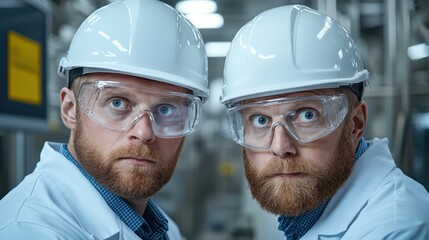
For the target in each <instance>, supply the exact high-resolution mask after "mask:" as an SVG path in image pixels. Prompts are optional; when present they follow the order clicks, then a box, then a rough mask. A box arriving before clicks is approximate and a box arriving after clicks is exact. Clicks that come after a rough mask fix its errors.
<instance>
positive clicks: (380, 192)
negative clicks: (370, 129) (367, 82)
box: [301, 139, 429, 240]
mask: <svg viewBox="0 0 429 240" xmlns="http://www.w3.org/2000/svg"><path fill="white" fill-rule="evenodd" d="M301 239H309V240H310V239H311V240H315V239H348V240H349V239H350V240H355V239H356V240H357V239H369V240H373V239H377V240H379V239H395V240H397V239H401V240H404V239H410V240H428V239H429V194H428V192H427V191H426V190H425V188H424V187H423V186H422V185H420V184H419V183H417V182H415V181H414V180H412V179H411V178H409V177H407V176H405V175H404V174H403V173H402V171H401V170H400V169H399V168H397V167H396V165H395V163H394V161H393V159H392V156H391V154H390V151H389V149H388V141H387V139H373V140H372V141H370V145H369V148H368V149H367V150H366V151H365V153H364V154H363V155H362V156H361V157H360V158H359V159H358V160H357V161H356V164H355V166H354V168H353V172H352V174H351V176H350V178H349V179H348V180H347V181H346V183H345V185H344V186H343V187H342V188H341V189H339V191H338V192H337V193H336V194H335V195H334V196H333V197H332V199H331V200H330V202H329V204H328V206H327V207H326V209H325V211H324V212H323V214H322V216H321V217H320V218H319V220H318V221H317V222H316V223H315V225H314V226H313V227H312V228H311V229H310V230H309V231H308V232H307V233H306V234H305V235H304V236H303V237H302V238H301Z"/></svg>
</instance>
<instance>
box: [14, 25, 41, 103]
mask: <svg viewBox="0 0 429 240" xmlns="http://www.w3.org/2000/svg"><path fill="white" fill-rule="evenodd" d="M7 41H8V44H7V45H8V48H7V50H8V53H7V55H8V56H7V69H8V84H7V86H8V90H7V96H8V99H9V100H10V101H16V102H21V103H25V104H31V105H40V104H41V103H42V79H41V78H42V77H41V76H42V64H41V58H42V50H41V46H40V43H39V42H37V41H34V40H32V39H30V38H28V37H25V36H23V35H21V34H19V33H16V32H14V31H10V32H8V36H7Z"/></svg>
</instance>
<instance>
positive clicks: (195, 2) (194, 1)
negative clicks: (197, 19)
mask: <svg viewBox="0 0 429 240" xmlns="http://www.w3.org/2000/svg"><path fill="white" fill-rule="evenodd" d="M176 9H177V10H178V11H179V12H181V13H183V14H188V13H190V14H197V13H199V14H202V13H214V12H216V10H217V4H216V2H214V1H211V0H188V1H180V2H178V3H176Z"/></svg>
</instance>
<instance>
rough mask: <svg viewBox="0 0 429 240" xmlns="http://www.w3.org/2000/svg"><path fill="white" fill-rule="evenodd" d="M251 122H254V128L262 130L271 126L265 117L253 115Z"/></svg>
mask: <svg viewBox="0 0 429 240" xmlns="http://www.w3.org/2000/svg"><path fill="white" fill-rule="evenodd" d="M250 121H251V122H252V125H253V126H255V127H258V128H262V127H265V126H267V125H268V124H269V122H270V119H269V117H267V116H264V115H253V116H251V117H250Z"/></svg>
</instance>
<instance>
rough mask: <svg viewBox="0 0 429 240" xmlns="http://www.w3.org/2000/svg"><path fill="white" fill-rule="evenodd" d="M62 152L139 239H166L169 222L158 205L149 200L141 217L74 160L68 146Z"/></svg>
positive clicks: (63, 147) (62, 148)
mask: <svg viewBox="0 0 429 240" xmlns="http://www.w3.org/2000/svg"><path fill="white" fill-rule="evenodd" d="M60 152H61V153H62V154H63V155H64V157H66V158H67V159H68V160H70V161H71V162H72V163H73V164H74V165H76V167H77V168H78V169H79V170H80V171H81V172H82V174H83V175H84V176H85V177H86V178H87V179H88V181H89V182H91V184H92V185H93V186H94V187H95V188H96V189H97V191H98V192H99V193H100V194H101V196H102V197H103V198H104V200H106V202H107V204H108V205H109V206H110V208H111V209H112V210H113V212H115V213H116V215H118V217H119V218H120V219H121V220H122V221H123V222H124V223H125V224H126V225H127V226H128V227H129V228H130V229H131V230H133V231H134V232H135V233H136V234H137V235H138V236H139V237H141V238H142V239H148V240H160V239H165V236H166V232H167V231H168V220H167V219H166V218H165V216H164V215H163V214H162V212H161V210H160V209H159V208H158V207H157V206H156V204H155V203H154V202H153V201H152V200H151V199H149V201H148V203H147V206H146V210H145V212H144V214H143V216H140V215H139V214H138V213H137V212H136V211H134V209H132V208H131V206H130V205H129V204H128V203H127V202H125V200H124V199H122V198H121V197H119V196H117V195H115V194H113V193H112V192H111V191H109V190H108V189H107V188H105V187H104V186H102V185H100V184H99V183H97V182H96V181H95V179H94V178H93V177H92V176H91V175H89V173H88V172H86V171H85V170H84V169H83V168H82V166H81V165H80V164H79V163H78V162H77V161H76V159H74V157H73V156H72V155H71V154H70V152H69V151H68V150H67V145H65V144H64V145H62V146H61V149H60Z"/></svg>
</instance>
